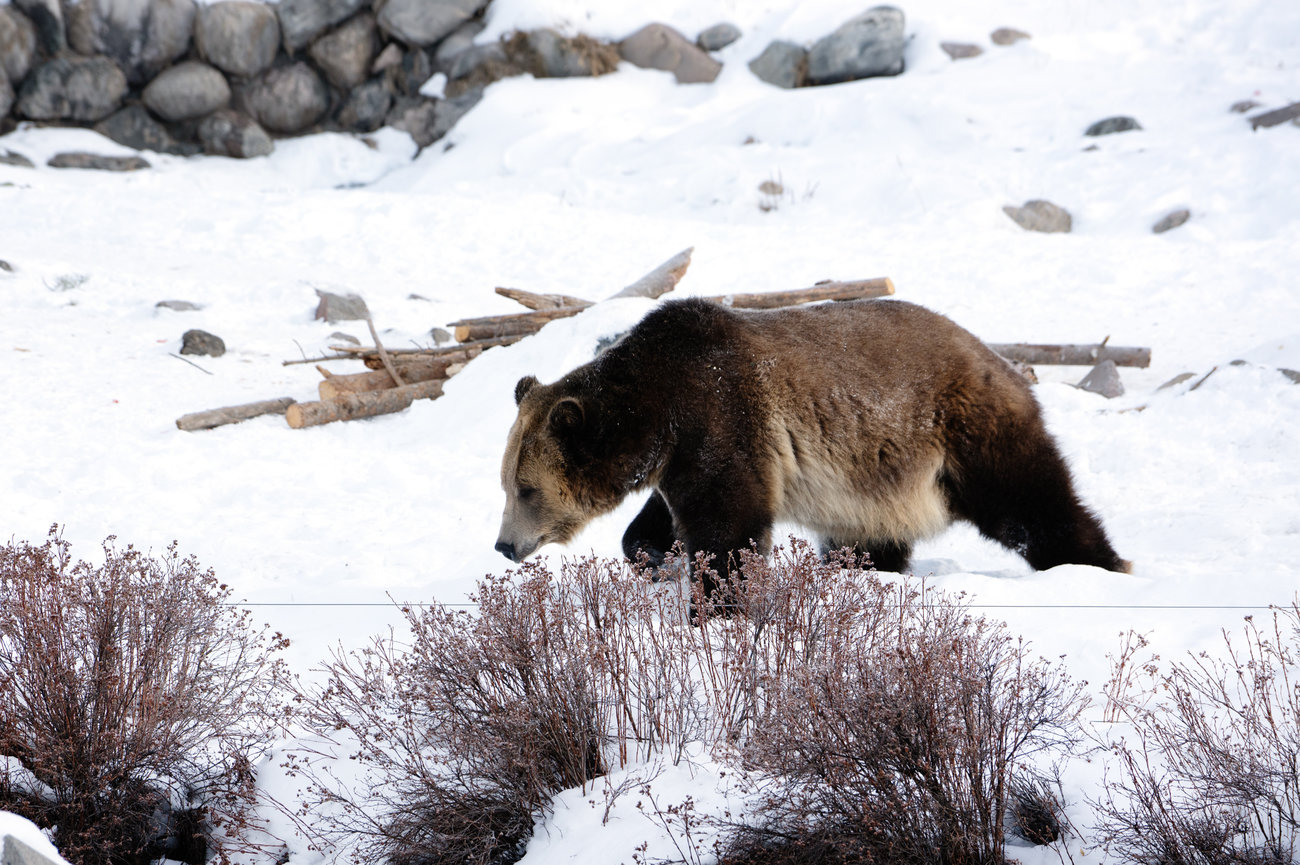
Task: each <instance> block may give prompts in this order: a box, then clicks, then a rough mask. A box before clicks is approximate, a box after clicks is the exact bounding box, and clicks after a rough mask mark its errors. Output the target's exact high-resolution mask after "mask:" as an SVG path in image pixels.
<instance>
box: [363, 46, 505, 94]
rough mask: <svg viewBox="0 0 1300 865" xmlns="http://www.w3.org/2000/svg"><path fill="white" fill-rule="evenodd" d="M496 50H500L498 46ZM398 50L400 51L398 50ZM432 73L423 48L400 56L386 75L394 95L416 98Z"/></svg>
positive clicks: (431, 60) (428, 59)
mask: <svg viewBox="0 0 1300 865" xmlns="http://www.w3.org/2000/svg"><path fill="white" fill-rule="evenodd" d="M390 47H393V48H397V47H398V46H396V45H391V46H390ZM497 48H498V49H501V46H500V44H498V45H497ZM398 50H399V52H400V51H401V49H400V48H398ZM433 73H434V69H433V58H432V57H431V56H430V54H429V52H427V51H425V50H424V49H423V48H412V49H411V50H409V51H406V52H405V53H402V54H401V58H400V60H399V61H398V62H397V63H396V64H394V65H392V66H390V67H389V69H388V71H387V73H386V75H387V78H388V83H389V85H390V86H391V88H392V90H393V92H394V93H396V94H398V95H399V96H418V95H420V88H421V87H423V86H424V83H425V82H426V81H428V80H429V79H430V78H432V77H433Z"/></svg>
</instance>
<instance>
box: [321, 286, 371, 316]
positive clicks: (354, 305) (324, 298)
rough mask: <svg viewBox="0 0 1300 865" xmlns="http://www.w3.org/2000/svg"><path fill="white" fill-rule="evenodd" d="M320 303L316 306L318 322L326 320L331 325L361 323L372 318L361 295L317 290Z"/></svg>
mask: <svg viewBox="0 0 1300 865" xmlns="http://www.w3.org/2000/svg"><path fill="white" fill-rule="evenodd" d="M316 296H317V297H318V298H320V302H319V303H317V304H316V319H317V321H319V320H321V319H324V320H325V321H328V322H329V323H330V324H333V323H334V322H336V321H361V320H365V319H367V318H369V317H370V310H369V309H368V308H367V307H366V302H365V300H363V299H362V297H361V295H359V294H334V293H333V292H329V291H321V290H320V289H319V288H318V289H316Z"/></svg>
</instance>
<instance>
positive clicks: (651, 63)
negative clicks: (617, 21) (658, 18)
mask: <svg viewBox="0 0 1300 865" xmlns="http://www.w3.org/2000/svg"><path fill="white" fill-rule="evenodd" d="M618 53H619V54H620V55H622V57H623V59H624V60H626V61H627V62H629V63H631V64H632V65H633V66H640V67H641V68H643V69H663V70H666V71H668V72H671V73H673V75H674V76H675V77H676V78H677V81H678V82H679V83H681V84H704V83H708V82H710V81H712V80H714V79H715V78H717V77H718V73H719V72H721V71H722V64H721V63H719V62H718V61H716V60H714V59H713V58H712V57H710V56H709V54H708V52H707V51H705V50H704V49H703V48H701V47H700V46H698V45H696V44H695V43H694V42H692V41H691V40H689V39H687V38H686V37H685V36H683V35H682V34H681V33H679V32H677V31H676V30H674V29H673V28H671V27H669V26H667V25H665V24H647V25H646V26H644V27H642V28H641V29H640V30H638V31H636V32H635V33H633V34H632V35H631V36H629V37H627V38H626V39H624V40H623V41H622V42H620V43H619V45H618Z"/></svg>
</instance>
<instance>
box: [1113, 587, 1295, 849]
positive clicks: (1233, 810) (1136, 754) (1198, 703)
mask: <svg viewBox="0 0 1300 865" xmlns="http://www.w3.org/2000/svg"><path fill="white" fill-rule="evenodd" d="M1223 640H1224V653H1223V655H1222V656H1217V657H1216V656H1212V655H1210V654H1208V653H1204V652H1203V653H1200V654H1197V655H1193V656H1190V657H1189V658H1188V659H1187V660H1185V661H1181V662H1176V663H1170V664H1169V665H1168V666H1167V668H1166V669H1163V670H1162V669H1161V668H1160V666H1159V664H1157V663H1155V662H1154V661H1152V662H1150V663H1148V664H1146V665H1143V666H1142V667H1141V668H1140V669H1141V671H1142V674H1141V675H1140V676H1135V677H1134V678H1133V679H1132V681H1131V682H1130V683H1129V685H1128V687H1127V688H1126V689H1125V691H1124V692H1123V694H1122V695H1121V697H1120V698H1119V699H1118V700H1117V706H1118V709H1119V713H1120V715H1121V717H1122V718H1123V719H1124V720H1125V721H1127V722H1128V723H1129V724H1130V725H1131V727H1130V729H1131V730H1132V731H1133V734H1134V736H1135V742H1133V743H1132V744H1130V743H1129V742H1128V741H1127V740H1123V739H1121V740H1120V741H1119V742H1117V743H1115V744H1114V745H1113V753H1114V755H1115V756H1116V758H1117V763H1118V767H1119V773H1120V778H1119V780H1118V781H1117V782H1116V783H1114V784H1108V785H1107V796H1106V797H1105V798H1104V799H1103V800H1102V801H1100V802H1098V803H1096V805H1097V808H1098V812H1099V813H1100V815H1101V817H1102V822H1101V826H1100V827H1099V829H1100V832H1101V834H1102V836H1103V837H1104V838H1105V840H1106V842H1107V844H1108V845H1109V846H1110V847H1111V848H1112V849H1114V850H1115V851H1116V852H1118V853H1119V854H1120V855H1121V856H1123V857H1124V858H1125V859H1128V860H1130V861H1133V862H1142V863H1160V865H1272V863H1276V865H1284V863H1294V862H1297V861H1300V607H1297V606H1295V605H1294V604H1293V605H1292V607H1290V608H1289V609H1275V610H1274V612H1273V615H1272V617H1271V621H1269V622H1267V623H1265V624H1264V625H1261V624H1260V623H1258V622H1256V621H1255V619H1254V617H1247V618H1246V622H1245V626H1244V629H1243V634H1242V639H1241V640H1240V641H1239V642H1235V641H1234V640H1233V638H1232V635H1231V634H1229V633H1228V632H1227V631H1224V633H1223ZM1143 645H1144V643H1143Z"/></svg>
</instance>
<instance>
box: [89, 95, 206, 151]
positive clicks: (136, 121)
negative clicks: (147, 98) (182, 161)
mask: <svg viewBox="0 0 1300 865" xmlns="http://www.w3.org/2000/svg"><path fill="white" fill-rule="evenodd" d="M95 131H96V132H98V133H99V134H100V135H102V136H104V137H105V138H110V139H112V140H113V141H116V142H117V143H118V144H122V145H125V146H127V147H133V148H135V149H136V150H152V151H154V152H156V153H174V154H177V155H179V156H193V155H194V154H195V153H198V152H199V147H198V146H197V145H194V144H190V143H188V142H181V141H177V140H176V139H175V138H173V137H172V134H171V133H170V132H169V131H167V127H166V126H163V125H162V124H161V123H159V122H158V121H157V120H155V119H154V118H153V116H152V115H151V114H150V113H149V112H148V111H146V110H145V109H144V106H142V105H135V104H132V105H127V106H125V107H123V108H121V109H119V110H117V111H114V112H113V113H112V114H110V115H108V116H107V117H105V118H104V119H103V120H101V121H99V122H98V123H96V124H95Z"/></svg>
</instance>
